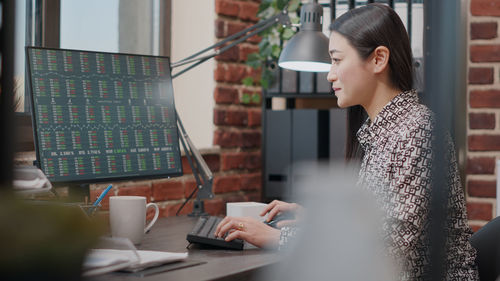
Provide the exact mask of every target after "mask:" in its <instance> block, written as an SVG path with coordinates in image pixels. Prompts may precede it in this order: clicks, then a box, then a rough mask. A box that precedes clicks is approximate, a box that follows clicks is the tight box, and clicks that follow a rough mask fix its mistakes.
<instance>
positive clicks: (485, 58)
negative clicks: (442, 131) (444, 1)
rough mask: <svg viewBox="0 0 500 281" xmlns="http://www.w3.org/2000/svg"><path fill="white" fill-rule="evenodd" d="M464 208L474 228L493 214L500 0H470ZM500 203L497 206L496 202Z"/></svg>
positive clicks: (499, 145) (499, 153)
mask: <svg viewBox="0 0 500 281" xmlns="http://www.w3.org/2000/svg"><path fill="white" fill-rule="evenodd" d="M469 5H470V6H469V7H470V10H469V54H468V95H469V96H468V101H469V102H468V119H467V120H468V121H467V122H468V124H467V168H466V174H467V176H466V181H467V187H466V191H467V210H468V213H469V220H470V224H471V226H472V228H473V230H477V229H479V228H480V227H481V226H482V225H484V224H485V223H486V222H487V221H489V220H491V219H492V218H494V217H495V216H496V208H497V206H496V176H495V160H496V159H500V38H499V28H498V26H499V25H500V0H469ZM498 207H500V206H498Z"/></svg>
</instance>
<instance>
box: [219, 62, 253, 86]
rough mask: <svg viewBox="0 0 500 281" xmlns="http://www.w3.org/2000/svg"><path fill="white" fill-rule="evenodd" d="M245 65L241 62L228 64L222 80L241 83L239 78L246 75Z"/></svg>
mask: <svg viewBox="0 0 500 281" xmlns="http://www.w3.org/2000/svg"><path fill="white" fill-rule="evenodd" d="M247 68H248V67H247V66H245V65H243V64H228V66H227V71H226V73H225V75H224V81H226V82H229V83H241V80H242V79H243V78H245V77H247V76H248V75H247V73H248V71H247Z"/></svg>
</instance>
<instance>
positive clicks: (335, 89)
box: [333, 88, 341, 92]
mask: <svg viewBox="0 0 500 281" xmlns="http://www.w3.org/2000/svg"><path fill="white" fill-rule="evenodd" d="M340 90H341V89H340V88H333V91H335V92H338V91H340Z"/></svg>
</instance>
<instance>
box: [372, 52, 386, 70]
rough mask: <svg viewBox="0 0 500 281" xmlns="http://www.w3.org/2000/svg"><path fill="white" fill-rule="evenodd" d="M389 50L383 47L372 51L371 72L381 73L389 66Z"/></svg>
mask: <svg viewBox="0 0 500 281" xmlns="http://www.w3.org/2000/svg"><path fill="white" fill-rule="evenodd" d="M389 56H390V52H389V49H388V48H387V47H385V46H378V47H377V48H375V50H374V51H373V60H372V62H373V72H374V73H381V72H383V71H384V70H385V69H387V67H388V66H389Z"/></svg>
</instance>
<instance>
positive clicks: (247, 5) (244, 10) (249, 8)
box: [238, 2, 259, 22]
mask: <svg viewBox="0 0 500 281" xmlns="http://www.w3.org/2000/svg"><path fill="white" fill-rule="evenodd" d="M258 11H259V4H258V3H252V2H240V11H239V14H238V17H239V18H240V19H242V20H251V21H254V22H256V21H258V20H259V18H258V17H257V12H258Z"/></svg>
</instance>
